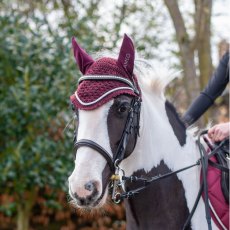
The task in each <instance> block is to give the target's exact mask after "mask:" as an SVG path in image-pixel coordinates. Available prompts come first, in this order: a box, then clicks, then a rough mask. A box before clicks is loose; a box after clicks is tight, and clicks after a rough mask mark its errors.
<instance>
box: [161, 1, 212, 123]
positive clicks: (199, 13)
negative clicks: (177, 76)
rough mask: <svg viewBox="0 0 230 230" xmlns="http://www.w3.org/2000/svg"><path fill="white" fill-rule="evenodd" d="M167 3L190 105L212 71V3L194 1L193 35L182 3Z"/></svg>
mask: <svg viewBox="0 0 230 230" xmlns="http://www.w3.org/2000/svg"><path fill="white" fill-rule="evenodd" d="M164 2H165V5H166V7H167V8H168V11H169V14H170V16H171V18H172V22H173V25H174V28H175V32H176V40H177V42H178V46H179V51H180V52H179V53H180V60H181V64H182V68H183V71H184V76H185V81H184V83H185V87H186V93H187V101H188V104H191V102H192V100H194V98H195V97H197V96H198V94H199V92H200V90H201V89H203V88H204V87H205V85H206V84H207V82H208V79H209V78H210V76H211V74H212V71H213V68H212V59H211V42H210V40H211V15H212V0H194V14H193V23H194V24H193V26H192V28H193V33H192V34H193V35H191V33H189V32H188V29H187V28H186V25H185V21H184V19H183V15H182V13H181V10H180V8H179V4H180V1H177V0H164ZM184 18H185V17H184ZM196 54H197V56H196ZM196 58H198V65H196ZM197 70H199V71H197ZM197 73H198V74H197ZM197 75H198V76H197ZM198 80H199V82H198ZM206 118H207V117H206ZM206 120H207V119H206Z"/></svg>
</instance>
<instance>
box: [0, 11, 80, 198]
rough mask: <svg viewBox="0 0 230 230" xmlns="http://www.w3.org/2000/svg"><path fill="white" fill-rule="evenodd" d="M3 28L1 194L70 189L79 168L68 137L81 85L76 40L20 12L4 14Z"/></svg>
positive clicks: (0, 26) (0, 40) (0, 50)
mask: <svg viewBox="0 0 230 230" xmlns="http://www.w3.org/2000/svg"><path fill="white" fill-rule="evenodd" d="M0 30H1V33H0V83H1V88H0V90H1V92H0V172H1V177H0V193H4V192H7V193H17V194H23V193H24V192H25V191H30V190H33V189H34V188H38V187H39V188H41V187H44V186H45V185H48V186H51V187H52V188H63V189H64V188H65V187H67V186H66V184H65V182H66V180H67V178H68V173H70V172H71V170H72V168H73V165H72V164H73V156H72V154H71V152H72V143H71V138H69V136H68V135H65V136H64V135H63V129H64V127H65V125H66V123H67V120H68V119H66V117H67V115H68V114H66V111H68V109H69V105H68V103H69V101H68V95H70V94H71V93H72V92H73V91H74V88H75V87H76V84H75V82H76V77H74V72H75V71H76V67H75V64H74V62H73V59H72V52H71V51H70V45H69V43H70V42H69V41H66V40H65V37H61V36H60V35H58V34H54V32H52V34H51V30H50V28H49V27H48V25H47V23H46V21H45V20H44V19H42V18H38V17H31V18H30V20H29V21H28V18H27V17H24V15H22V14H20V13H15V12H14V13H13V12H9V13H6V14H4V15H2V16H1V17H0ZM69 115H70V114H69Z"/></svg>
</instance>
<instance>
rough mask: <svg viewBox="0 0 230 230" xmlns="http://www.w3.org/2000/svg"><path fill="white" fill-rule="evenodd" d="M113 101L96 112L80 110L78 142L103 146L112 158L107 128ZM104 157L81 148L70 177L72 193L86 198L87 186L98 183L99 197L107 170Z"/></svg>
mask: <svg viewBox="0 0 230 230" xmlns="http://www.w3.org/2000/svg"><path fill="white" fill-rule="evenodd" d="M112 104H113V101H112V100H111V101H110V102H108V103H106V104H105V105H102V106H100V107H99V108H97V109H95V110H90V111H85V110H79V127H78V136H77V140H78V141H79V140H81V139H88V140H92V141H94V142H96V143H97V144H99V145H101V146H102V147H103V148H104V149H105V150H106V151H107V152H108V153H110V154H111V156H112V151H111V148H110V143H109V135H108V128H107V116H108V112H109V108H110V107H111V105H112ZM105 165H106V160H105V159H104V157H103V156H102V155H101V154H100V153H98V152H97V151H95V150H93V149H92V148H88V147H80V148H79V149H78V151H77V154H76V159H75V168H74V171H73V173H72V174H71V176H70V177H69V188H70V190H71V191H72V193H75V192H76V193H77V194H78V195H79V196H81V197H86V196H87V195H88V193H90V192H89V191H87V190H85V184H86V183H88V182H90V181H96V182H97V186H98V192H99V196H100V195H101V192H102V171H103V169H104V168H105Z"/></svg>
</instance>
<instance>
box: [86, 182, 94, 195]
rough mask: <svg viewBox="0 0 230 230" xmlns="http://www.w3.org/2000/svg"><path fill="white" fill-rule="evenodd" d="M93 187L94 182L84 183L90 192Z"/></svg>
mask: <svg viewBox="0 0 230 230" xmlns="http://www.w3.org/2000/svg"><path fill="white" fill-rule="evenodd" d="M94 188H95V184H94V183H93V182H92V181H90V182H88V183H86V184H85V189H86V190H88V191H90V192H92V191H93V190H94Z"/></svg>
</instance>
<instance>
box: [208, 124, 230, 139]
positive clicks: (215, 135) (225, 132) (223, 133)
mask: <svg viewBox="0 0 230 230" xmlns="http://www.w3.org/2000/svg"><path fill="white" fill-rule="evenodd" d="M229 124H230V123H229V122H227V123H221V124H218V125H214V126H213V127H212V128H210V129H209V130H208V137H209V138H210V139H211V140H212V141H213V142H218V141H223V140H224V139H225V138H226V137H229V135H230V128H229Z"/></svg>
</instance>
